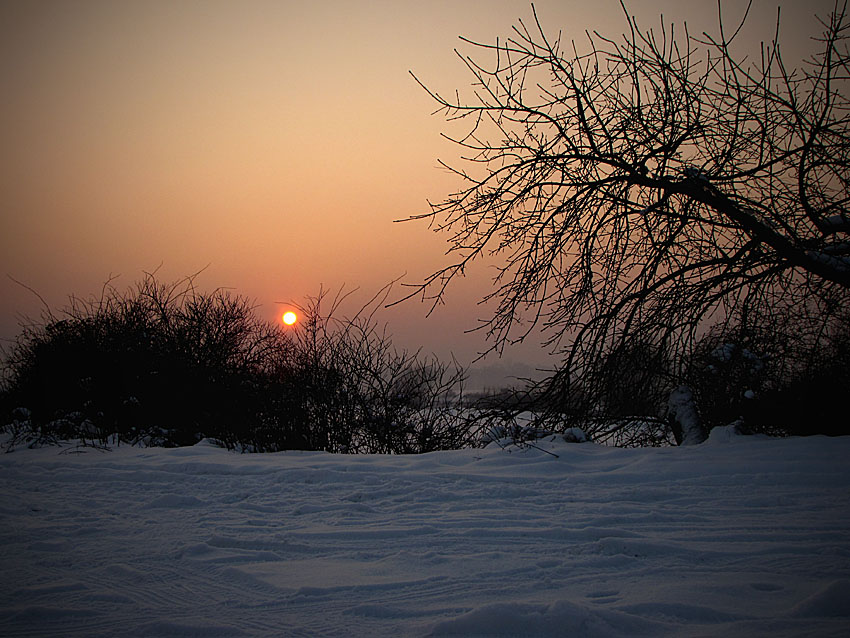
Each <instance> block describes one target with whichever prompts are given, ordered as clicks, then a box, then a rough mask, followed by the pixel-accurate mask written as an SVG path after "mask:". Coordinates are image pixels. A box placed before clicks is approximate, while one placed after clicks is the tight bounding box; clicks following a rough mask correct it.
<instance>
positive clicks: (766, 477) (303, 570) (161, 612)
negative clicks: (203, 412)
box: [0, 430, 850, 637]
mask: <svg viewBox="0 0 850 638" xmlns="http://www.w3.org/2000/svg"><path fill="white" fill-rule="evenodd" d="M541 447H543V448H544V449H545V450H548V451H549V452H552V453H554V454H557V457H555V456H553V455H552V454H548V453H546V452H544V451H542V450H537V449H533V448H531V449H524V450H520V449H516V448H514V449H509V450H502V449H500V448H499V447H498V446H495V445H490V446H489V447H487V448H485V449H483V450H458V451H452V452H437V453H431V454H425V455H419V456H344V455H331V454H324V453H312V452H284V453H278V454H269V455H248V454H245V455H240V454H236V453H231V452H227V451H225V450H222V449H219V448H216V447H213V446H211V445H209V444H207V443H205V442H202V443H201V444H199V445H197V446H194V447H191V448H181V449H171V450H165V449H134V448H117V449H115V450H114V451H112V452H99V451H95V450H91V449H88V450H84V451H81V452H75V451H72V450H70V449H65V450H64V451H60V450H58V449H56V448H44V449H40V450H19V451H16V452H14V453H12V454H6V455H2V456H0V479H2V481H0V492H2V494H0V552H2V565H3V569H2V574H0V633H2V635H4V636H9V637H12V636H29V637H40V636H87V637H90V636H117V635H121V636H157V637H159V636H179V637H187V636H212V637H216V636H451V635H462V636H570V637H596V636H599V637H608V636H771V637H775V636H846V635H850V465H848V459H850V437H841V438H826V437H809V438H792V439H780V440H773V439H767V438H757V437H742V436H735V435H732V434H731V433H730V432H729V431H724V430H715V431H714V432H713V435H712V437H711V439H710V440H709V441H708V442H707V443H706V444H704V445H700V446H693V447H685V448H660V449H615V448H606V447H602V446H597V445H595V444H592V443H583V444H568V443H564V442H563V441H562V440H552V441H546V442H543V443H541Z"/></svg>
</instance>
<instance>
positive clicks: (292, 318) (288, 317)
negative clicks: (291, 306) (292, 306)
mask: <svg viewBox="0 0 850 638" xmlns="http://www.w3.org/2000/svg"><path fill="white" fill-rule="evenodd" d="M282 319H283V323H285V324H286V325H287V326H291V325H292V324H294V323H295V322H296V321H298V315H296V314H295V313H294V312H292V311H291V310H290V311H289V312H285V313H283V317H282Z"/></svg>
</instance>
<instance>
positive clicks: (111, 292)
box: [0, 275, 468, 453]
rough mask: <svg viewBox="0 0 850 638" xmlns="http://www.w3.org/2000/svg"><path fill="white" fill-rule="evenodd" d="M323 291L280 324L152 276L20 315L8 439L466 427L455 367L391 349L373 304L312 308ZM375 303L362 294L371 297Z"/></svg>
mask: <svg viewBox="0 0 850 638" xmlns="http://www.w3.org/2000/svg"><path fill="white" fill-rule="evenodd" d="M323 297H324V294H323V293H320V295H319V296H318V297H316V298H313V299H312V300H311V301H310V304H309V305H308V306H307V307H306V308H304V309H302V311H303V314H304V317H303V323H302V325H301V326H299V327H298V328H297V329H295V330H289V331H284V330H283V329H281V328H280V327H278V326H274V325H271V324H268V323H265V322H262V321H259V320H258V319H257V318H256V317H255V315H254V312H253V307H252V305H251V304H250V303H249V302H248V301H247V300H246V299H244V298H242V297H239V296H233V295H231V294H230V293H228V292H227V291H222V290H216V291H214V292H213V293H208V294H203V293H199V292H198V291H197V290H196V289H195V287H194V284H193V281H192V279H191V278H190V279H184V280H181V281H179V282H177V283H173V284H169V285H165V284H161V283H159V282H157V281H156V279H155V278H154V277H153V276H152V275H148V276H146V277H145V278H144V279H143V280H142V281H141V282H140V283H139V284H138V285H137V286H136V287H135V288H133V289H131V290H130V291H128V292H126V293H120V292H119V291H117V290H115V289H114V288H113V287H111V286H109V285H107V286H106V287H105V289H104V292H103V294H102V295H101V297H100V298H96V299H91V300H88V301H83V300H80V299H77V298H72V299H71V303H70V305H69V307H68V308H67V309H65V311H64V312H63V316H62V317H61V318H56V317H54V316H52V315H48V316H47V317H46V318H45V320H44V321H43V322H42V323H41V324H33V325H30V326H28V327H26V328H25V329H24V331H23V333H22V334H21V335H20V337H19V338H18V340H17V342H16V344H15V346H14V347H13V348H12V350H11V351H10V352H9V354H8V356H7V358H6V361H5V363H4V369H3V385H2V392H0V410H2V412H0V414H2V416H3V418H4V421H3V422H4V423H5V424H6V427H5V430H6V431H7V433H9V434H10V435H11V438H10V442H9V446H10V447H13V446H15V445H20V444H29V445H35V444H44V443H53V442H56V441H59V440H66V439H79V440H81V441H83V442H86V443H88V444H95V445H101V446H105V445H110V444H122V443H127V444H142V445H161V446H180V445H191V444H194V443H196V442H198V441H199V440H200V439H201V438H204V437H207V438H212V439H215V440H218V441H219V442H221V443H222V444H223V445H225V446H227V447H228V448H233V449H240V450H243V451H246V450H252V451H275V450H283V449H294V448H297V449H311V450H326V451H332V452H393V453H398V452H423V451H428V450H432V449H443V448H446V447H457V446H461V445H464V444H465V443H466V442H467V440H468V437H467V435H466V430H465V426H464V424H463V422H462V419H461V418H460V417H459V416H451V415H459V414H460V412H459V411H458V410H455V403H457V402H458V401H460V400H461V398H460V397H455V396H454V395H452V394H451V391H452V389H453V388H455V386H458V385H459V382H460V381H461V379H462V371H461V370H460V369H459V368H458V367H457V366H454V368H450V367H449V366H446V365H444V364H441V363H439V362H438V361H436V360H421V359H420V358H419V356H418V353H417V354H408V353H406V352H401V353H400V352H398V351H396V350H395V349H394V348H393V347H392V343H391V341H390V339H389V337H388V336H387V335H386V333H385V332H380V331H379V330H378V328H377V326H376V324H375V323H374V321H373V314H372V313H367V312H365V310H366V309H368V308H364V310H361V312H360V313H358V314H357V315H355V317H354V318H353V319H351V320H348V319H336V318H335V317H334V313H335V312H336V311H337V310H338V305H339V301H340V300H341V297H340V296H338V297H337V299H336V300H335V303H334V304H333V306H332V308H331V310H330V312H329V313H328V314H326V315H323V314H322V313H321V303H322V299H323ZM373 301H375V300H373Z"/></svg>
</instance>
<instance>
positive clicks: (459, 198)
mask: <svg viewBox="0 0 850 638" xmlns="http://www.w3.org/2000/svg"><path fill="white" fill-rule="evenodd" d="M532 9H533V7H532ZM846 9H847V7H846V3H836V5H835V9H834V12H833V13H832V14H831V15H830V16H829V17H828V18H826V19H823V20H822V21H821V24H822V26H823V33H822V34H821V35H820V36H819V37H817V38H815V39H816V40H817V43H818V49H819V53H817V54H816V55H815V56H814V57H812V58H811V59H809V60H807V61H805V62H804V64H803V65H802V66H801V67H800V68H796V69H790V68H788V67H787V66H786V65H785V63H783V59H782V56H781V53H780V47H779V43H778V42H779V38H778V34H779V24H780V22H779V18H778V16H777V22H776V36H775V37H774V39H773V41H772V42H771V43H770V44H768V45H765V44H762V46H761V49H760V54H758V55H757V56H755V57H754V58H753V59H751V60H747V59H746V58H743V59H742V58H740V57H738V56H737V55H736V48H735V47H733V42H735V40H736V37H737V36H739V35H740V33H741V27H742V26H743V25H744V22H743V21H742V22H741V24H740V25H738V26H737V29H735V30H734V32H731V33H730V32H729V31H728V30H727V29H726V28H724V25H723V19H722V15H721V16H720V19H719V22H720V27H719V33H718V34H717V35H715V36H712V35H709V34H706V33H703V34H701V35H698V36H697V35H693V34H691V33H690V32H689V31H688V30H687V28H685V29H684V33H679V32H676V30H675V29H674V27H673V26H672V25H664V24H663V23H662V25H661V28H660V30H658V31H654V30H645V29H642V28H640V27H639V26H638V24H637V22H636V20H635V19H634V17H632V16H631V15H630V14H629V13H628V11H626V8H625V6H623V10H624V11H625V14H626V24H627V29H626V32H625V34H624V35H622V36H620V37H618V38H607V37H603V36H602V35H599V34H598V33H594V34H588V42H587V45H586V48H585V50H584V51H582V50H581V49H580V48H579V45H578V44H576V43H574V42H573V43H564V42H562V41H561V39H560V35H559V36H558V37H556V38H554V39H552V38H550V37H549V36H547V35H546V33H545V32H544V29H543V27H542V26H541V24H540V22H539V20H538V17H537V14H536V12H534V17H533V24H530V26H527V25H526V24H525V23H523V22H522V21H520V22H519V24H518V26H516V27H515V28H514V31H513V34H512V37H510V38H509V39H507V40H503V41H500V40H496V42H495V44H485V43H478V42H473V41H470V40H465V41H466V42H467V43H468V44H470V45H472V46H473V47H474V48H475V49H477V50H478V51H479V52H482V53H484V54H486V55H487V56H489V57H490V62H489V64H482V63H479V62H478V61H476V60H474V59H473V58H472V57H470V56H464V55H460V54H459V55H460V57H461V59H462V60H463V61H464V63H465V64H466V66H467V68H468V69H469V71H470V72H471V74H472V76H473V78H474V85H473V86H474V88H475V91H474V98H472V99H470V100H468V101H465V100H462V99H461V97H460V95H459V94H456V96H455V97H453V98H452V99H446V98H444V97H442V96H441V95H440V94H439V93H437V92H434V91H431V90H429V89H428V88H427V87H425V85H424V84H422V83H421V82H420V84H422V85H423V87H424V88H425V89H426V90H428V92H429V93H430V94H431V95H432V97H433V98H434V99H435V100H436V101H437V103H438V104H439V107H440V108H439V109H438V112H442V113H443V114H444V115H445V116H446V117H447V119H448V120H450V121H456V120H460V121H462V122H468V123H469V125H470V126H469V128H468V129H467V132H466V134H465V135H462V136H458V137H454V138H450V139H453V141H455V142H456V143H457V144H458V145H459V146H460V147H462V149H463V150H464V152H465V154H466V160H467V162H466V164H465V165H464V166H463V167H462V168H457V167H456V168H451V167H447V168H450V170H453V171H454V172H455V173H456V174H457V175H459V176H460V177H461V178H462V180H463V183H464V184H463V187H462V188H461V189H460V190H458V191H457V192H456V193H453V194H452V195H450V196H449V197H448V198H447V199H445V201H442V202H439V203H436V204H433V205H432V209H431V211H430V212H429V213H427V214H425V215H421V216H418V217H414V218H411V219H421V218H426V219H429V220H430V223H431V225H432V227H433V228H434V229H435V230H437V231H440V232H444V233H447V234H448V241H449V244H450V249H449V253H448V254H449V255H450V256H451V257H452V260H451V263H450V264H449V265H447V266H446V267H444V268H442V269H440V270H439V271H437V272H435V273H433V274H432V275H430V276H429V277H428V278H427V279H426V280H425V281H424V282H422V283H421V284H417V285H416V286H415V289H414V291H413V292H412V293H411V295H410V296H414V295H422V297H423V298H425V299H427V300H430V301H432V302H433V303H435V304H436V303H438V302H439V301H441V300H442V298H443V296H444V293H445V291H446V287H447V285H448V284H449V282H451V281H452V280H453V279H454V278H455V277H457V276H458V275H462V274H463V273H464V272H465V270H466V268H467V267H468V266H469V265H470V263H471V262H472V261H474V260H476V259H479V258H494V259H495V260H496V262H497V264H498V265H497V268H498V270H497V275H496V277H495V280H494V287H493V289H492V291H491V292H490V293H489V294H488V295H487V296H486V299H487V300H489V301H493V302H494V304H495V305H494V307H495V311H494V313H493V315H492V316H491V317H489V318H488V319H487V320H486V322H485V323H484V327H485V330H486V331H487V333H488V337H489V338H490V339H491V340H492V343H493V347H494V348H501V347H504V345H505V344H507V343H512V342H515V341H519V340H522V339H524V338H525V337H526V336H528V334H529V333H530V331H531V330H533V329H534V328H535V327H537V328H542V329H543V331H544V334H546V335H548V337H547V341H546V343H547V345H548V346H549V347H551V348H553V349H554V350H556V351H558V352H560V353H561V354H562V355H563V356H564V361H565V363H564V369H565V370H573V371H574V370H581V369H584V368H587V367H589V366H590V367H592V366H593V363H594V362H595V361H600V360H603V359H604V355H605V353H607V352H610V351H612V349H615V348H616V347H618V346H617V344H618V343H624V342H629V341H630V340H634V339H636V338H637V339H638V341H639V342H640V343H657V344H661V345H663V346H664V347H665V348H673V349H674V350H675V349H676V348H682V347H683V346H682V345H681V344H683V343H688V342H692V341H693V339H694V337H695V336H696V335H697V334H698V331H699V330H700V329H701V326H703V325H704V324H705V322H706V321H709V320H711V321H714V320H717V318H718V317H727V316H730V315H735V316H741V314H742V313H744V314H746V313H747V312H749V313H751V314H752V316H757V315H758V314H759V313H765V312H775V311H776V309H777V308H778V307H779V306H781V307H786V308H791V307H795V306H796V307H799V306H800V305H801V304H803V305H806V307H807V308H809V313H810V316H820V315H822V314H823V313H824V312H829V311H830V309H832V310H835V309H836V308H839V307H841V306H842V305H843V304H844V302H845V301H846V300H847V292H848V289H850V241H848V240H849V239H850V237H848V233H850V211H848V196H850V190H849V189H848V187H850V170H848V169H850V129H848V123H850V119H848V117H850V99H849V98H848V95H849V94H848V90H847V89H848V79H850V55H848V48H847V30H848V26H850V25H848V19H847V11H846ZM748 13H749V9H748ZM744 20H746V16H745V18H744ZM417 81H419V80H417Z"/></svg>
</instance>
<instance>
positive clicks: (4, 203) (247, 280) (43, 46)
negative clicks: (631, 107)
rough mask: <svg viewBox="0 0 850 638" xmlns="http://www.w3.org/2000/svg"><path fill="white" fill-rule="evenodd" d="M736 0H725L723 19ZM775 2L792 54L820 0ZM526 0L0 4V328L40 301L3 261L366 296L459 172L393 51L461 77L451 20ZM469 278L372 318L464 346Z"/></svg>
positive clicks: (582, 9) (708, 15) (601, 0)
mask: <svg viewBox="0 0 850 638" xmlns="http://www.w3.org/2000/svg"><path fill="white" fill-rule="evenodd" d="M744 4H745V3H743V2H742V1H741V0H731V1H727V2H726V5H727V7H728V8H729V15H730V20H731V19H732V18H733V17H734V16H736V15H740V10H741V7H742V6H743V5H744ZM755 5H756V8H755V17H754V20H753V21H752V22H751V24H752V28H753V34H754V35H753V36H752V37H753V41H756V40H757V39H758V38H761V37H769V35H770V31H771V24H772V21H773V19H774V16H775V9H774V8H773V7H775V5H776V2H774V1H773V0H756V2H755ZM785 5H786V6H785V8H783V16H784V20H783V25H784V28H783V32H784V36H783V42H784V43H785V44H786V48H785V52H786V56H788V55H789V52H790V55H793V54H794V53H795V51H796V49H795V47H799V45H800V43H801V42H805V38H807V37H808V35H809V34H811V33H813V32H814V30H815V27H816V23H815V22H814V18H813V11H814V10H817V11H820V12H822V13H825V12H826V10H828V9H829V8H831V6H832V0H819V1H816V2H812V1H806V2H802V1H797V0H794V1H788V2H785ZM535 6H536V7H537V9H538V13H539V15H540V16H541V18H542V20H543V22H544V25H545V26H547V27H548V28H549V29H550V31H553V32H554V31H556V30H558V29H562V30H563V31H564V37H565V38H568V39H569V38H573V37H575V38H580V37H582V33H583V31H584V29H599V30H601V31H602V32H604V33H606V34H618V33H621V32H622V28H623V25H624V22H623V18H622V14H621V10H620V7H619V3H618V2H617V0H595V1H593V2H586V0H538V2H536V3H535ZM629 6H630V8H631V9H632V10H633V12H634V13H636V14H637V15H638V16H639V18H640V22H641V23H642V24H644V25H650V24H652V25H654V24H657V21H658V14H659V13H661V12H663V13H664V14H665V17H666V18H669V19H673V20H677V21H680V20H683V19H687V20H688V21H689V25H690V26H691V29H692V30H696V28H699V30H702V29H711V28H713V26H714V25H715V23H716V7H715V6H714V3H713V2H710V1H708V0H663V1H662V0H652V1H650V0H644V1H639V0H638V1H632V2H630V3H629ZM530 15H531V13H530V8H529V4H528V3H527V2H525V1H516V0H424V1H423V0H377V1H372V2H369V1H365V0H331V1H322V0H315V1H313V2H303V1H298V2H287V1H284V0H277V1H271V0H268V1H263V0H253V1H252V0H242V1H240V2H226V1H222V2H216V1H212V0H204V1H198V2H191V1H182V2H170V1H159V0H144V1H141V0H140V1H136V2H134V1H130V0H128V1H122V2H115V1H114V0H104V1H86V0H82V1H79V2H62V1H56V2H32V1H31V0H23V1H21V2H16V1H14V0H11V1H10V0H5V1H4V2H2V3H0V86H2V91H1V92H0V94H2V97H0V114H2V117H0V149H2V150H0V163H2V164H0V300H2V305H0V337H2V338H9V337H11V336H13V335H15V334H16V333H17V332H18V328H17V321H18V318H19V316H20V315H30V316H38V313H39V302H38V300H37V299H36V298H35V297H34V296H33V295H32V294H31V293H30V292H28V291H26V290H25V289H23V288H21V287H20V286H17V285H16V284H14V283H13V282H12V281H11V280H10V279H9V278H8V277H7V275H10V276H12V277H14V278H16V279H18V280H20V281H22V282H25V283H26V284H27V285H28V286H31V287H32V288H34V289H35V290H37V291H38V292H39V293H40V294H41V295H42V296H43V297H44V298H45V300H46V301H47V302H48V303H49V304H50V305H51V306H53V307H54V309H59V308H61V307H62V305H63V304H64V303H65V301H66V299H67V296H68V295H69V294H71V293H75V294H77V295H79V296H88V295H91V294H93V293H95V292H97V291H99V290H100V288H101V285H102V284H103V282H104V281H105V280H106V279H107V278H108V277H109V276H110V275H115V274H120V275H121V277H120V278H119V279H118V280H117V282H116V285H117V286H118V287H119V288H122V289H123V288H125V287H129V286H130V285H132V284H133V283H134V282H135V281H136V280H137V279H139V278H140V276H141V274H142V272H143V271H150V270H153V269H156V268H157V267H158V266H160V264H162V267H161V268H160V271H159V272H160V275H161V278H162V279H164V280H167V281H169V280H173V279H177V278H179V277H182V276H184V275H188V274H191V273H194V272H196V271H198V270H200V269H202V268H204V267H206V266H208V267H207V269H206V270H205V271H204V273H203V274H202V275H201V277H200V278H199V280H198V281H199V285H200V287H201V288H215V287H219V286H224V287H232V288H234V289H235V291H236V292H238V293H241V294H243V295H246V296H248V297H251V298H255V299H256V300H257V302H258V303H259V304H261V307H260V309H259V311H258V312H260V313H261V314H263V315H264V316H267V317H268V318H269V319H273V318H275V317H277V316H279V314H280V310H281V309H282V307H281V306H279V305H276V304H275V302H276V301H287V300H296V301H302V300H303V299H304V296H305V295H310V294H315V293H316V292H317V291H318V289H319V286H320V285H322V284H323V285H324V286H325V287H326V288H332V289H333V288H337V287H339V286H341V285H343V284H345V285H346V286H347V287H348V288H353V287H357V286H359V287H360V288H361V290H362V291H363V292H362V296H363V300H365V299H366V298H367V297H368V296H370V295H371V293H373V292H375V291H376V290H377V289H379V288H380V287H381V286H382V285H383V284H385V283H387V282H388V281H390V280H392V279H395V278H397V277H400V276H402V275H403V274H404V273H407V276H406V280H408V281H415V280H417V279H421V278H422V277H423V276H424V275H425V274H427V273H428V272H429V271H430V270H432V269H434V268H436V267H437V266H439V265H440V264H442V263H443V252H444V250H445V244H444V241H443V238H441V237H440V236H437V235H434V234H433V233H431V232H430V231H429V230H428V229H427V226H426V224H424V223H407V224H394V223H393V220H394V219H399V218H404V217H407V216H409V215H413V214H418V213H422V212H425V211H426V210H427V202H426V199H431V200H435V201H436V200H439V199H441V198H443V197H445V196H446V195H447V194H448V193H449V192H451V191H452V189H453V188H456V187H457V186H458V185H459V183H458V181H457V180H456V179H455V178H453V177H452V176H450V175H447V174H446V173H445V172H442V171H440V170H439V169H438V168H436V160H437V158H440V159H444V160H448V161H449V162H450V163H451V162H452V160H454V159H455V158H456V157H457V152H456V151H455V149H454V148H453V147H452V146H451V144H449V143H448V142H445V141H444V140H442V139H441V138H440V135H439V134H440V132H441V131H445V130H447V127H446V125H445V123H444V121H443V120H442V118H441V117H439V116H431V115H430V113H431V111H433V107H434V105H433V104H432V103H431V102H430V99H429V98H428V96H427V95H425V93H424V92H423V91H422V90H421V89H420V88H419V87H418V86H417V85H416V83H415V82H414V81H413V80H412V79H411V77H410V76H409V74H408V70H413V71H414V72H415V73H416V74H417V75H418V76H419V77H421V78H422V79H423V80H424V81H426V83H428V84H429V85H431V86H433V87H434V88H435V89H437V90H439V91H440V92H443V93H449V92H451V91H453V90H454V89H455V88H460V89H463V88H465V87H467V86H468V84H469V77H468V76H467V75H466V73H465V72H464V69H463V67H462V65H461V63H460V62H459V61H458V60H457V58H456V57H455V56H454V54H453V52H452V49H453V48H454V47H457V46H462V43H460V42H459V41H458V40H457V36H458V35H461V34H462V35H465V36H468V37H471V38H473V39H481V40H486V41H490V40H492V39H493V38H495V37H496V36H504V35H505V34H507V33H508V31H509V29H510V27H511V25H512V24H513V23H514V22H515V20H516V19H517V18H518V17H522V18H525V19H528V18H529V17H530ZM465 50H468V49H465ZM486 285H487V279H486V273H482V272H478V273H473V276H472V277H471V278H470V279H468V280H467V281H464V282H461V283H460V284H459V285H458V286H457V287H456V289H455V290H454V293H453V294H452V295H451V296H450V298H449V304H448V305H447V306H445V307H443V308H440V309H439V310H438V312H437V313H436V314H435V315H433V316H432V317H431V318H430V319H429V320H427V321H426V320H425V319H424V315H425V311H426V308H425V307H423V306H422V305H420V304H418V303H416V302H409V303H407V304H404V305H403V306H401V307H397V308H395V309H393V310H391V311H388V312H387V313H385V315H383V316H382V318H383V319H384V320H387V321H389V322H390V328H391V332H393V333H394V334H395V335H396V341H397V343H398V345H400V346H403V347H407V348H417V347H420V346H422V347H424V349H425V351H427V352H432V351H433V352H436V353H437V354H438V355H440V356H442V357H445V356H447V355H448V353H449V352H450V351H453V352H455V353H456V354H457V355H458V356H459V358H460V359H461V361H463V362H467V361H468V360H469V359H471V358H472V357H473V356H474V354H475V353H476V352H477V351H478V350H480V349H481V348H482V347H483V342H482V340H481V339H480V338H478V337H476V336H472V337H470V336H464V334H463V332H464V330H465V329H468V328H471V327H473V326H474V325H475V318H476V316H478V313H480V312H481V310H480V309H476V307H475V305H474V303H473V301H474V300H475V299H476V298H478V297H480V296H481V295H483V294H484V293H485V292H486ZM509 357H510V358H512V359H515V360H526V361H530V362H532V363H538V362H540V361H542V360H543V357H542V356H541V355H540V354H539V353H538V352H537V350H536V349H535V348H525V349H524V350H523V351H522V352H516V353H513V354H509Z"/></svg>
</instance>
